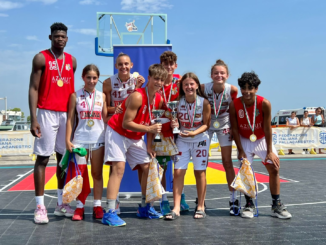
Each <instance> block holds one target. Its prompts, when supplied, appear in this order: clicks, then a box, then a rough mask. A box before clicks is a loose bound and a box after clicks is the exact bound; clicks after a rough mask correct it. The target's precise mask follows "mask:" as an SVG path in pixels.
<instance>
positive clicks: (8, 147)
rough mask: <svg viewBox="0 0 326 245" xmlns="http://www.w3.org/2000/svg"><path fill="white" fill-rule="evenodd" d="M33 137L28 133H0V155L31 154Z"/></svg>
mask: <svg viewBox="0 0 326 245" xmlns="http://www.w3.org/2000/svg"><path fill="white" fill-rule="evenodd" d="M33 146H34V137H33V135H32V134H31V132H30V131H18V132H15V131H14V132H13V131H2V132H0V155H29V154H33Z"/></svg>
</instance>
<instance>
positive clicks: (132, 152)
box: [104, 126, 151, 170]
mask: <svg viewBox="0 0 326 245" xmlns="http://www.w3.org/2000/svg"><path fill="white" fill-rule="evenodd" d="M150 161H151V159H150V157H149V155H148V153H147V147H146V144H145V142H144V140H143V139H140V140H133V139H129V138H127V137H124V136H122V135H120V134H118V133H117V132H116V131H114V130H113V129H112V128H111V127H110V126H108V127H107V128H106V131H105V157H104V162H105V163H106V162H128V163H129V166H130V168H131V169H132V170H136V169H137V165H140V164H144V163H149V162H150ZM108 164H110V163H108Z"/></svg>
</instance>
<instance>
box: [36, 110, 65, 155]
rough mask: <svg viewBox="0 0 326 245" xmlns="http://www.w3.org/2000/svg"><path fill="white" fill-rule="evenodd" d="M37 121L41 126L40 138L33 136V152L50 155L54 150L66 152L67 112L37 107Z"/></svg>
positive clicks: (61, 152) (60, 152)
mask: <svg viewBox="0 0 326 245" xmlns="http://www.w3.org/2000/svg"><path fill="white" fill-rule="evenodd" d="M37 122H38V123H39V124H40V127H41V138H35V142H34V154H35V155H37V156H44V157H47V156H51V154H53V153H54V152H58V153H59V154H62V155H63V154H65V152H66V140H65V139H66V124H67V113H66V112H62V111H49V110H43V109H38V112H37Z"/></svg>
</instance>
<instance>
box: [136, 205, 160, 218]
mask: <svg viewBox="0 0 326 245" xmlns="http://www.w3.org/2000/svg"><path fill="white" fill-rule="evenodd" d="M137 217H138V218H142V219H161V218H163V215H162V214H161V213H159V212H156V210H155V209H154V207H152V206H151V205H150V204H149V203H148V204H147V205H146V207H142V206H141V205H140V204H139V207H138V210H137Z"/></svg>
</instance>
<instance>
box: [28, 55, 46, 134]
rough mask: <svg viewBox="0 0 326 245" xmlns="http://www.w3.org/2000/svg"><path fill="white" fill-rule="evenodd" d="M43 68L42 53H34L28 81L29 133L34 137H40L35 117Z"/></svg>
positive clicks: (43, 59) (39, 129)
mask: <svg viewBox="0 0 326 245" xmlns="http://www.w3.org/2000/svg"><path fill="white" fill-rule="evenodd" d="M44 69H45V57H44V55H43V54H42V53H39V54H37V55H35V57H34V59H33V66H32V72H31V77H30V83H29V91H28V100H29V110H30V115H31V133H32V135H33V136H34V137H38V138H40V137H41V128H40V125H39V123H38V122H37V118H36V108H37V102H38V93H39V91H38V90H39V86H40V82H41V76H42V73H43V71H44Z"/></svg>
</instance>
